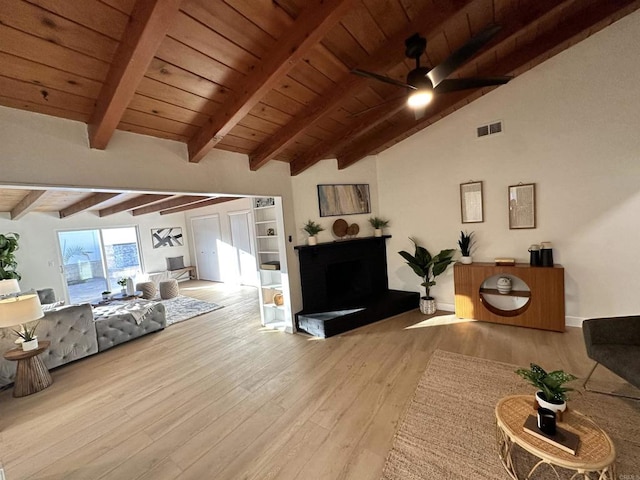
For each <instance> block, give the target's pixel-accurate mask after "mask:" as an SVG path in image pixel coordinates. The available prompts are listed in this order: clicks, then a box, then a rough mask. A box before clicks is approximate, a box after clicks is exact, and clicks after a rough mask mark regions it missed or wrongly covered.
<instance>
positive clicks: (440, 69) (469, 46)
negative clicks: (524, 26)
mask: <svg viewBox="0 0 640 480" xmlns="http://www.w3.org/2000/svg"><path fill="white" fill-rule="evenodd" d="M500 29H502V27H501V26H500V25H490V26H488V27H486V28H485V29H484V30H482V31H481V32H480V33H479V34H477V35H476V36H475V37H472V38H471V40H469V41H468V42H467V43H465V44H464V45H463V46H462V47H460V48H459V49H458V50H456V51H455V52H453V53H452V54H451V55H449V58H447V59H446V60H445V61H444V62H442V63H441V64H440V65H438V66H436V67H434V68H433V69H432V70H431V71H430V72H429V73H428V74H427V76H428V77H429V80H431V83H432V84H433V86H434V87H437V86H438V84H439V83H440V82H442V81H443V80H444V79H445V78H447V77H448V76H449V75H451V74H452V73H453V72H454V71H456V70H457V69H458V68H460V67H461V66H462V65H463V64H464V63H465V62H466V61H467V60H469V59H470V58H471V57H473V56H474V55H475V54H476V53H477V52H478V51H479V50H480V49H481V48H482V47H484V46H485V45H486V44H487V43H488V42H489V41H490V40H491V39H492V38H493V36H494V35H495V34H496V33H498V32H499V31H500Z"/></svg>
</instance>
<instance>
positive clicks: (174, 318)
mask: <svg viewBox="0 0 640 480" xmlns="http://www.w3.org/2000/svg"><path fill="white" fill-rule="evenodd" d="M161 302H162V304H163V305H164V306H165V308H166V310H167V327H168V326H169V325H173V324H174V323H178V322H183V321H185V320H189V319H191V318H193V317H197V316H198V315H202V314H205V313H209V312H213V311H214V310H219V309H220V308H222V307H223V306H222V305H218V304H217V303H208V302H203V301H202V300H196V299H195V298H191V297H185V296H184V295H178V296H177V297H175V298H171V299H169V300H161Z"/></svg>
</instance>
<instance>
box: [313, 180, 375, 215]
mask: <svg viewBox="0 0 640 480" xmlns="http://www.w3.org/2000/svg"><path fill="white" fill-rule="evenodd" d="M318 204H319V206H320V216H321V217H335V216H338V215H356V214H358V213H371V199H370V198H369V184H367V183H360V184H348V185H318Z"/></svg>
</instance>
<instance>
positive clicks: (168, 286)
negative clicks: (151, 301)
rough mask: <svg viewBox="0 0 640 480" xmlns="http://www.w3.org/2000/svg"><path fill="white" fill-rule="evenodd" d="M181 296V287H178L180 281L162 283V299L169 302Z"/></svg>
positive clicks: (173, 280) (164, 281)
mask: <svg viewBox="0 0 640 480" xmlns="http://www.w3.org/2000/svg"><path fill="white" fill-rule="evenodd" d="M179 294H180V287H178V281H177V280H176V279H171V280H163V281H161V282H160V298H161V299H163V300H169V299H170V298H175V297H177V296H178V295H179Z"/></svg>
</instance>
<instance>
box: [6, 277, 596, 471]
mask: <svg viewBox="0 0 640 480" xmlns="http://www.w3.org/2000/svg"><path fill="white" fill-rule="evenodd" d="M181 288H182V293H183V294H185V295H190V296H193V297H196V298H199V299H202V300H210V301H213V302H216V303H220V304H223V305H225V308H223V309H221V310H218V311H215V312H212V313H210V314H206V315H203V316H201V317H197V318H194V319H191V320H188V321H185V322H182V323H179V324H176V325H173V326H171V327H169V328H167V329H166V330H164V331H162V332H160V333H156V334H151V335H147V336H145V337H143V338H141V339H138V340H135V341H133V342H129V343H127V344H125V345H121V346H119V347H117V348H114V349H112V350H109V351H107V352H104V353H101V354H98V355H94V356H92V357H89V358H87V359H84V360H81V361H79V362H76V363H74V364H71V365H67V366H65V367H62V368H59V369H57V370H54V371H53V372H52V375H53V379H54V384H53V385H52V386H51V387H49V388H48V389H46V390H44V391H42V392H39V393H37V394H35V395H32V396H29V397H25V398H18V399H15V398H12V396H11V391H10V390H5V391H3V392H1V393H0V413H1V415H2V417H1V419H0V460H1V461H2V462H4V465H5V469H6V471H7V475H8V476H7V480H18V479H47V480H53V479H65V480H71V479H81V480H92V479H110V480H111V479H117V480H125V479H145V480H169V479H179V480H187V479H198V480H203V479H270V478H274V479H275V478H277V479H293V478H297V479H305V480H307V479H338V478H344V479H377V478H379V476H380V473H381V471H382V467H383V465H384V461H385V457H386V455H387V452H388V451H389V448H390V446H391V441H392V439H393V434H394V431H395V428H396V424H397V422H398V421H399V418H401V415H402V413H403V411H404V409H405V407H406V405H407V404H408V401H409V400H410V398H411V396H412V394H413V391H414V389H415V386H416V384H417V382H418V379H419V378H420V376H421V374H422V372H423V371H424V369H425V367H426V365H427V362H428V361H429V358H430V356H431V355H432V353H433V352H434V351H435V350H436V349H441V350H448V351H452V352H458V353H462V354H466V355H472V356H477V357H484V358H488V359H493V360H498V361H503V362H509V363H515V364H519V365H528V363H529V362H531V361H536V362H539V363H542V364H543V365H548V366H549V367H553V368H556V367H557V368H564V369H566V370H568V371H570V372H572V373H574V374H576V375H578V376H584V375H586V374H587V373H588V371H589V368H590V366H591V365H592V363H591V361H589V360H588V359H587V357H586V354H585V349H584V345H583V340H582V333H581V331H580V329H577V328H568V329H567V332H565V333H553V332H544V331H540V330H530V329H524V328H517V327H508V326H501V325H493V324H488V323H479V322H457V323H456V322H455V321H453V323H451V321H452V320H451V316H448V317H444V319H445V320H444V321H443V320H442V319H438V318H436V319H433V320H429V321H425V317H424V316H423V315H421V314H420V313H419V312H418V311H417V310H416V311H414V312H409V313H407V314H404V315H400V316H397V317H394V318H391V319H388V320H385V321H382V322H378V323H376V324H374V325H370V326H367V327H364V328H361V329H359V330H355V331H353V332H349V333H348V334H345V335H341V336H338V337H334V338H330V339H327V340H318V339H313V338H310V337H308V336H304V335H290V334H286V333H282V332H277V331H272V330H265V329H263V328H262V327H261V326H260V317H259V312H258V305H257V293H256V291H255V289H251V288H235V289H229V288H225V287H224V286H221V285H216V284H211V283H207V282H198V281H191V282H184V283H181ZM447 322H449V324H447ZM438 323H445V324H443V325H437V324H438Z"/></svg>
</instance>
